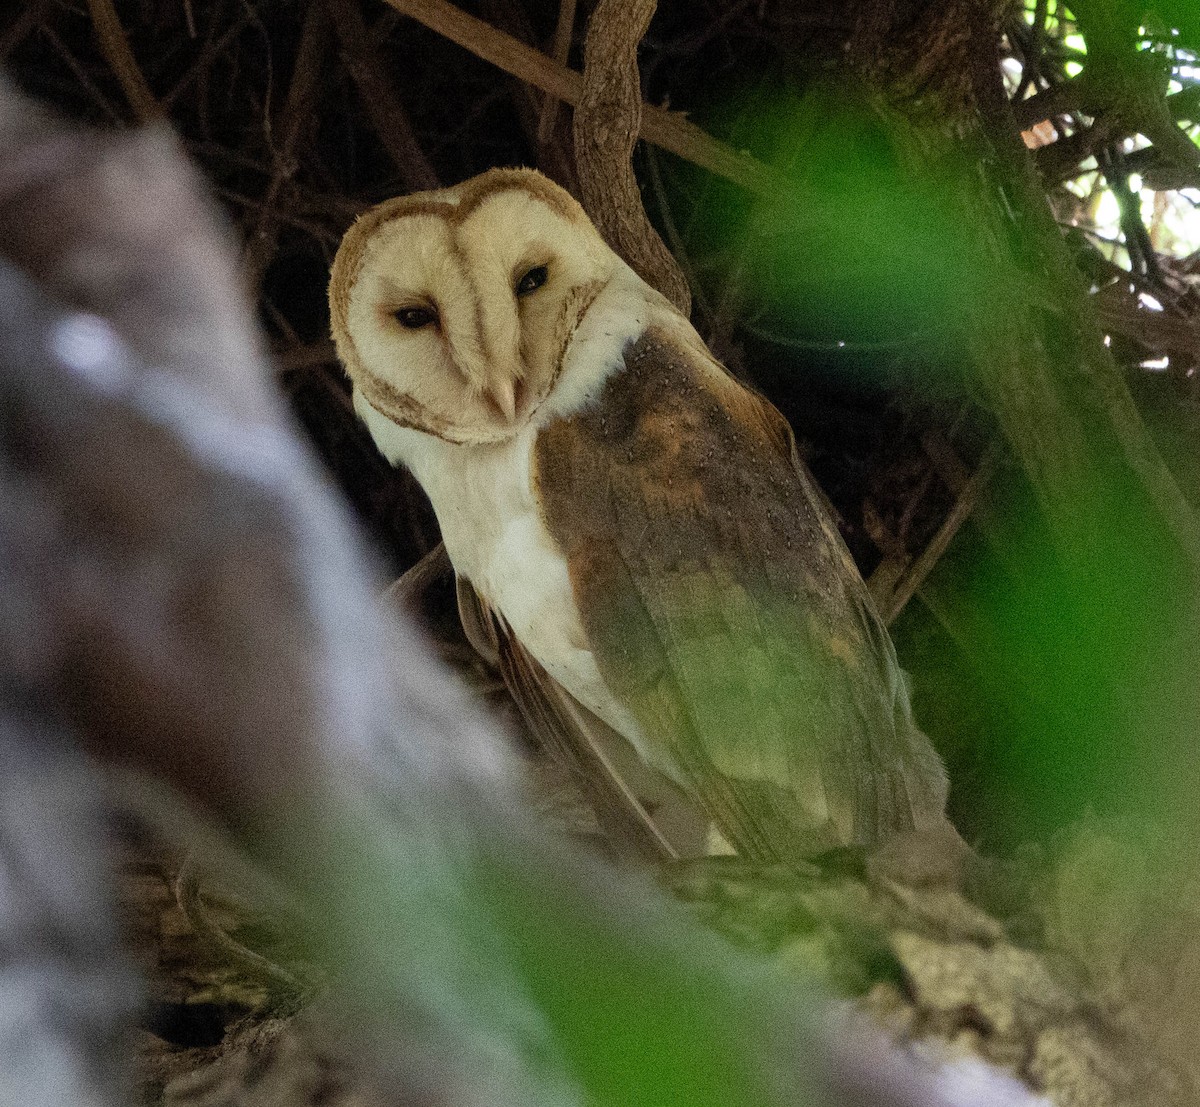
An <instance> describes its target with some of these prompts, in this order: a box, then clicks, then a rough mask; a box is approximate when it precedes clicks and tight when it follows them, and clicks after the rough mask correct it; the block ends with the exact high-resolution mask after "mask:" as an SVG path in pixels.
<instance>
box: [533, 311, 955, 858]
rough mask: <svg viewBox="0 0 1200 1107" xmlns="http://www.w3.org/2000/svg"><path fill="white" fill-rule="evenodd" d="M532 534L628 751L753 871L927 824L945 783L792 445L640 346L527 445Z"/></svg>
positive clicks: (772, 415)
mask: <svg viewBox="0 0 1200 1107" xmlns="http://www.w3.org/2000/svg"><path fill="white" fill-rule="evenodd" d="M535 468H536V482H537V487H538V493H539V496H540V500H541V504H542V510H543V514H544V518H545V521H546V524H547V526H548V528H549V530H550V532H551V534H552V535H553V536H554V538H555V540H556V541H557V542H558V544H559V545H560V547H561V548H562V550H563V551H564V553H565V555H566V557H567V561H568V565H569V569H570V574H571V583H572V588H573V590H574V593H575V598H576V601H577V603H578V606H579V609H580V612H581V614H582V619H583V624H584V629H585V632H586V634H587V637H588V644H589V645H590V647H591V649H592V650H593V652H594V654H595V657H596V660H597V663H598V665H599V668H600V672H601V674H602V675H603V677H604V679H605V682H606V683H607V685H608V686H609V688H610V689H611V690H612V692H613V693H614V695H616V696H617V697H618V698H620V699H621V700H622V701H623V702H624V703H625V704H626V705H628V706H629V707H630V709H631V710H632V712H633V715H634V717H635V718H636V719H637V721H638V724H639V726H641V727H642V728H643V731H644V741H643V743H642V745H643V748H642V753H643V756H645V757H646V758H647V760H649V761H650V762H651V763H652V764H654V765H655V766H656V767H657V768H659V769H660V770H662V771H665V772H667V773H668V774H670V775H672V776H673V777H674V779H676V780H678V781H679V782H680V783H681V784H682V785H683V786H684V788H685V789H686V790H687V791H688V792H690V793H691V794H693V795H694V796H696V797H697V799H698V800H699V802H700V803H701V804H702V805H703V807H704V808H705V809H706V810H707V811H708V812H709V813H710V815H711V816H712V818H713V819H714V820H715V821H716V823H717V825H718V827H719V828H720V829H721V830H722V832H723V833H724V834H725V836H726V837H727V838H728V839H729V840H730V841H731V842H732V844H733V845H734V846H735V847H736V848H737V849H738V850H739V852H742V853H744V854H746V855H748V856H751V857H760V858H786V857H794V856H796V855H797V854H806V853H813V852H816V851H819V850H821V849H824V848H830V847H834V846H838V845H846V844H869V843H873V842H876V841H878V840H880V839H882V838H884V837H886V836H887V835H888V834H889V833H891V832H897V831H904V830H908V829H912V828H913V827H914V826H920V825H925V824H927V823H931V822H934V821H937V820H940V818H941V816H942V813H943V808H944V802H945V791H946V784H945V774H944V772H943V770H942V767H941V764H940V762H939V761H938V758H937V755H936V754H935V753H934V751H933V749H932V747H931V746H930V745H929V742H928V739H926V738H925V736H924V735H923V734H921V732H920V731H919V730H918V729H917V728H916V726H915V724H914V723H913V720H912V717H911V713H910V710H909V704H908V696H907V691H906V689H905V685H904V680H903V675H902V673H901V671H900V669H899V666H898V664H897V661H896V657H895V653H894V650H893V648H892V644H891V641H890V639H889V638H888V635H887V632H886V630H885V629H884V627H883V625H882V623H881V622H880V619H879V616H878V614H877V613H876V611H875V609H874V607H873V605H872V603H871V600H870V598H869V596H868V594H867V590H866V586H865V585H864V584H863V581H862V578H861V577H860V575H859V573H858V570H857V568H856V567H855V565H854V563H853V561H852V560H851V558H850V555H849V552H848V551H847V550H846V548H845V545H844V543H843V542H842V540H841V537H840V536H839V535H838V533H837V531H836V529H835V528H834V526H833V524H832V522H831V521H830V519H829V518H828V515H827V513H826V511H825V509H824V508H823V506H822V504H821V502H820V499H819V496H818V493H817V492H816V490H815V488H814V487H813V485H812V482H811V477H809V476H808V474H807V473H806V471H805V470H804V469H803V467H802V466H801V465H800V463H799V461H798V459H797V458H796V454H795V447H794V441H793V439H792V436H791V431H790V428H788V426H787V423H786V421H785V420H784V419H783V417H782V416H781V415H779V413H778V412H777V411H776V410H775V409H774V408H773V407H771V406H770V404H768V403H767V402H766V401H765V400H763V399H761V398H760V397H759V396H757V395H756V394H754V393H753V392H751V391H749V390H748V389H746V388H744V387H743V386H742V385H740V384H739V383H738V382H737V381H735V380H734V379H733V378H732V377H731V376H730V375H729V374H728V372H727V371H726V370H725V369H724V368H723V367H721V366H720V365H719V364H717V363H716V362H715V361H713V360H712V358H711V356H710V355H709V354H708V353H707V351H706V350H704V348H703V347H702V346H700V345H699V344H698V343H696V344H692V343H688V342H685V341H684V340H682V339H680V338H677V337H675V336H672V335H669V334H667V333H665V332H663V331H659V330H655V329H651V330H648V331H647V332H645V333H644V334H643V336H642V337H641V338H640V339H639V340H638V341H637V342H636V343H634V344H632V345H631V346H630V347H629V348H628V349H627V351H626V354H625V368H624V370H623V371H620V372H618V373H616V374H615V375H614V376H613V377H611V378H610V379H609V381H608V382H607V384H606V385H605V388H604V391H603V393H602V394H601V395H600V396H599V397H598V398H597V400H596V402H595V403H593V404H592V405H591V406H589V407H588V408H586V409H585V410H583V411H582V412H580V413H577V414H576V415H574V416H572V417H570V418H566V419H560V420H556V421H555V422H552V423H549V424H547V426H546V427H544V428H543V429H542V431H541V433H540V434H539V437H538V440H537V443H536V447H535Z"/></svg>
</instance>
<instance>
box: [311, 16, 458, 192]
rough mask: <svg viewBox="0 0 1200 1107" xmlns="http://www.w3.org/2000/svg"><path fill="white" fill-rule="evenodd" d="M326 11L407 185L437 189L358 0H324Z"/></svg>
mask: <svg viewBox="0 0 1200 1107" xmlns="http://www.w3.org/2000/svg"><path fill="white" fill-rule="evenodd" d="M325 10H326V11H328V12H329V16H330V18H331V19H332V20H333V27H334V30H335V31H336V32H337V36H338V39H339V40H340V41H341V44H342V60H343V61H344V62H345V64H346V70H347V72H349V74H350V77H351V79H352V80H353V81H354V84H355V85H356V87H357V88H358V91H359V94H360V96H361V98H362V104H363V107H364V108H366V111H367V115H368V116H369V117H370V119H371V125H372V126H373V127H374V128H375V132H376V134H378V135H379V140H380V142H382V143H383V146H384V149H386V150H387V152H388V154H389V155H390V157H391V159H392V161H393V162H395V164H396V169H397V170H398V171H399V173H400V179H401V180H402V181H403V183H404V187H405V188H406V189H408V190H409V191H410V192H425V191H427V190H429V189H433V188H438V187H439V186H440V183H441V182H439V181H438V177H437V174H436V173H435V172H434V171H433V166H432V165H430V164H429V159H428V158H427V157H426V156H425V152H424V151H423V150H422V149H421V146H420V144H419V143H418V142H417V137H416V135H415V134H413V129H412V124H411V123H410V122H409V119H408V112H406V111H405V110H404V105H403V104H401V102H400V98H399V96H397V95H396V90H395V89H394V88H393V87H392V82H391V80H390V79H389V77H388V73H387V69H386V67H385V66H384V64H383V61H382V59H381V58H380V57H379V51H378V48H377V47H376V46H375V44H374V43H373V42H372V40H371V37H370V35H369V33H368V31H367V25H366V24H365V23H364V22H363V17H362V12H361V11H360V10H359V7H358V0H325Z"/></svg>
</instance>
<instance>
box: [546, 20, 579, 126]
mask: <svg viewBox="0 0 1200 1107" xmlns="http://www.w3.org/2000/svg"><path fill="white" fill-rule="evenodd" d="M574 30H575V0H559V3H558V23H557V24H555V27H554V48H553V51H552V53H551V55H550V56H551V57H552V58H553V59H554V62H555V64H557V65H561V66H564V67H565V66H566V64H567V58H568V57H569V56H570V52H571V35H572V33H573V32H574ZM558 105H559V100H558V97H557V96H555V95H553V94H552V93H549V92H547V93H546V98H545V99H544V100H543V101H542V114H541V118H539V119H538V131H537V137H538V145H539V146H545V145H546V143H547V142H549V141H550V138H551V136H552V135H553V134H554V128H555V125H556V124H557V123H558Z"/></svg>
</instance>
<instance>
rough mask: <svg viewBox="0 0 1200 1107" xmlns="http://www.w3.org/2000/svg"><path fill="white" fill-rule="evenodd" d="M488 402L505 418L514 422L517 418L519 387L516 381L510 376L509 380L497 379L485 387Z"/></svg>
mask: <svg viewBox="0 0 1200 1107" xmlns="http://www.w3.org/2000/svg"><path fill="white" fill-rule="evenodd" d="M483 394H484V395H485V396H486V397H487V398H488V402H489V403H490V404H491V405H492V407H494V408H495V409H496V410H497V411H498V412H499V413H500V414H501V415H503V416H504V418H505V420H507V421H508V422H509V423H512V422H514V421H515V420H516V418H517V388H516V382H515V381H514V380H513V379H512V378H511V377H510V378H508V379H507V380H502V381H496V382H494V383H493V384H491V385H489V386H488V387H487V388H486V389H484V393H483Z"/></svg>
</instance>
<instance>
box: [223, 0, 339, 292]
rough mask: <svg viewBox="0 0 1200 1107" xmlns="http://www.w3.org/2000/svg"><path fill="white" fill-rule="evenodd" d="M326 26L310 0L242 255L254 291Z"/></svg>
mask: <svg viewBox="0 0 1200 1107" xmlns="http://www.w3.org/2000/svg"><path fill="white" fill-rule="evenodd" d="M325 27H326V24H325V10H324V8H323V7H322V5H321V0H309V5H308V10H307V11H306V12H305V15H304V25H303V28H302V29H301V32H300V46H299V48H298V49H297V51H296V65H295V68H294V69H293V71H292V81H291V84H290V85H289V86H288V91H287V96H286V98H285V99H284V104H283V110H282V111H281V112H280V119H279V126H278V128H277V130H278V133H279V134H280V136H281V137H280V144H279V147H278V148H277V149H276V150H275V151H274V165H273V168H272V171H271V179H270V181H268V183H267V188H266V191H265V192H264V193H263V197H262V206H261V208H260V209H259V213H258V218H257V219H255V221H254V228H253V230H252V231H251V232H250V235H249V238H248V241H247V243H246V249H245V253H244V254H243V256H242V269H243V272H244V276H245V281H246V286H247V288H249V289H251V290H252V291H257V289H258V286H259V283H260V281H261V280H262V276H263V273H265V272H266V269H267V266H268V265H270V263H271V259H272V257H273V256H274V254H275V248H276V246H277V244H278V242H279V226H280V223H281V222H282V217H281V215H280V214H279V213H278V212H277V211H276V210H275V206H276V203H277V201H278V199H279V193H280V190H281V189H282V188H283V185H284V183H285V182H286V181H288V180H290V179H291V178H292V176H293V175H294V174H295V172H296V161H295V151H296V143H297V142H298V141H299V138H300V133H301V130H302V129H303V126H304V124H306V123H309V122H311V119H312V109H313V106H314V104H315V102H316V95H317V79H318V77H319V76H320V73H321V59H322V57H323V56H324V53H325V42H326V38H325V34H326V32H325Z"/></svg>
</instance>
